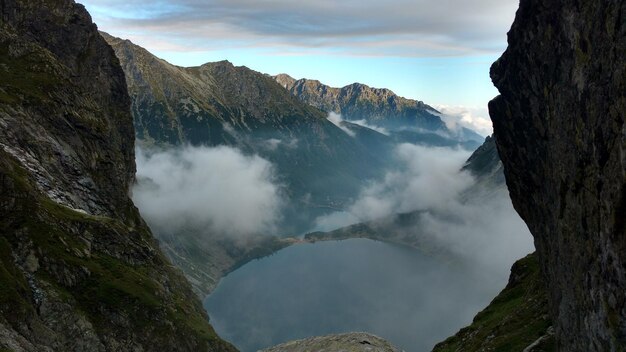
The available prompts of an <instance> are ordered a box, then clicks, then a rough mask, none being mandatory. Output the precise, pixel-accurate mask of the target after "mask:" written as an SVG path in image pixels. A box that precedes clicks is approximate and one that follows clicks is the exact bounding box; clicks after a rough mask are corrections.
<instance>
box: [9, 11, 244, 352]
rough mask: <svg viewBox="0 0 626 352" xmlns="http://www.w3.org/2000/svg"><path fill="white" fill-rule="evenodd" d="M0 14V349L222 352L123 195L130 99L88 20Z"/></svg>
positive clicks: (57, 14)
mask: <svg viewBox="0 0 626 352" xmlns="http://www.w3.org/2000/svg"><path fill="white" fill-rule="evenodd" d="M0 5H1V6H0V10H1V13H0V77H2V78H1V79H0V126H1V128H0V350H2V351H15V352H21V351H162V350H167V351H217V350H219V351H229V350H234V348H233V347H232V346H230V345H229V344H228V343H225V342H223V341H222V340H220V339H219V338H218V337H217V335H216V334H215V332H214V331H213V329H212V328H211V326H210V325H209V323H208V318H207V316H206V313H205V312H204V310H203V309H202V306H201V304H200V302H199V301H198V300H197V299H196V298H195V296H194V294H193V293H192V291H191V288H190V286H189V284H188V283H187V282H186V281H185V279H184V277H183V276H182V274H181V273H180V272H179V271H178V270H177V269H175V268H173V266H172V265H171V264H170V262H169V261H168V260H167V259H166V258H165V257H164V256H163V255H162V254H161V252H160V251H159V250H158V246H157V244H156V242H155V241H154V239H153V237H152V234H151V232H150V230H149V229H148V227H147V226H146V224H145V223H144V221H143V220H142V219H141V217H140V215H139V212H138V211H137V209H136V208H135V206H134V205H133V203H132V201H131V200H130V198H129V196H128V192H129V188H130V185H131V184H132V183H133V181H134V175H135V161H134V129H133V120H132V116H131V114H130V99H129V97H128V93H127V89H126V83H125V79H124V73H123V71H122V69H121V67H120V65H119V61H118V60H117V58H116V57H115V55H114V52H113V50H112V49H111V48H110V47H109V45H108V44H107V43H106V42H105V41H104V40H103V39H102V38H101V37H100V34H99V33H98V31H97V28H96V26H95V25H94V24H93V23H92V22H91V18H90V16H89V14H88V13H87V11H85V9H84V8H83V7H82V6H80V5H77V4H75V3H74V1H71V0H45V1H44V0H40V1H33V0H3V1H1V2H0Z"/></svg>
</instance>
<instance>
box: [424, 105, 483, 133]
mask: <svg viewBox="0 0 626 352" xmlns="http://www.w3.org/2000/svg"><path fill="white" fill-rule="evenodd" d="M435 108H436V109H437V110H439V112H441V114H440V115H439V116H440V117H441V119H442V120H443V121H444V122H445V124H446V126H447V127H448V128H449V129H450V130H452V131H458V130H459V127H466V128H469V129H471V130H474V131H476V132H478V133H479V134H481V135H483V136H485V137H486V136H489V135H491V134H492V133H493V125H492V124H491V119H490V118H489V111H488V110H487V108H486V107H482V108H472V107H466V106H450V105H437V106H436V107H435Z"/></svg>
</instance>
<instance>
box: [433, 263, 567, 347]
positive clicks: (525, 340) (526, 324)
mask: <svg viewBox="0 0 626 352" xmlns="http://www.w3.org/2000/svg"><path fill="white" fill-rule="evenodd" d="M453 351H454V352H456V351H463V352H476V351H520V352H521V351H524V352H548V351H555V344H554V332H553V328H552V326H551V320H550V317H549V315H548V294H547V292H546V289H545V282H544V281H543V278H542V276H541V273H540V270H539V262H538V261H537V256H536V254H531V255H529V256H527V257H526V258H523V259H521V260H519V261H517V262H516V263H515V264H514V265H513V267H512V268H511V276H510V278H509V283H508V284H507V286H506V288H505V289H504V290H503V291H502V292H501V293H500V294H499V295H498V296H497V297H496V298H494V300H493V301H492V302H491V303H490V304H489V306H488V307H487V308H485V309H484V310H483V311H482V312H480V313H478V314H477V315H476V317H475V318H474V321H473V322H472V324H471V325H470V326H468V327H466V328H463V329H462V330H460V331H459V332H458V333H457V334H456V335H454V336H452V337H450V338H448V339H447V340H446V341H444V342H441V343H439V344H437V346H435V348H434V349H433V352H453Z"/></svg>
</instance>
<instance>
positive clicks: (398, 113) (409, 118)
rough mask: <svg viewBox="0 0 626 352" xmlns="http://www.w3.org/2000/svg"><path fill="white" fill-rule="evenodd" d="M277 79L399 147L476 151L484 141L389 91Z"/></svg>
mask: <svg viewBox="0 0 626 352" xmlns="http://www.w3.org/2000/svg"><path fill="white" fill-rule="evenodd" d="M274 79H275V80H276V81H277V82H278V83H280V85H281V86H283V87H285V89H287V90H288V91H289V92H291V94H293V95H294V96H295V97H297V98H298V99H299V100H301V101H302V102H305V103H307V104H309V105H311V106H314V107H316V108H318V109H321V110H323V111H327V112H331V111H332V112H335V113H337V114H340V115H341V116H342V117H343V118H344V119H345V120H348V121H357V122H359V123H362V124H365V125H369V126H375V127H378V128H383V129H385V130H387V132H386V133H387V134H388V135H390V136H391V137H393V138H394V139H395V140H396V141H397V142H400V143H402V142H405V143H414V144H423V145H428V146H439V147H448V146H458V145H459V144H460V145H461V146H463V147H464V148H466V149H469V150H474V149H476V148H477V147H478V146H479V145H480V143H481V142H482V141H483V139H484V138H483V137H482V136H480V135H479V134H477V133H476V132H474V131H472V130H470V129H467V128H464V127H462V128H460V129H459V130H458V131H451V130H450V129H448V127H447V126H446V124H445V123H444V122H443V120H442V119H441V117H440V116H441V114H440V113H439V112H438V111H437V110H436V109H434V108H433V107H431V106H429V105H426V104H424V103H423V102H421V101H416V100H412V99H406V98H403V97H400V96H398V95H396V94H395V93H394V92H392V91H391V90H389V89H378V88H372V87H369V86H366V85H364V84H360V83H354V84H351V85H348V86H345V87H343V88H333V87H329V86H327V85H325V84H322V83H321V82H320V81H317V80H308V79H299V80H296V79H294V78H292V77H291V76H289V75H286V74H279V75H277V76H274Z"/></svg>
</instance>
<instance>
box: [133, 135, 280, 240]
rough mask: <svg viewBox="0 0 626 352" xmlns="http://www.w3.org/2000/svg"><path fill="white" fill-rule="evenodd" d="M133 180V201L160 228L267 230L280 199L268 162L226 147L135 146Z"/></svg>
mask: <svg viewBox="0 0 626 352" xmlns="http://www.w3.org/2000/svg"><path fill="white" fill-rule="evenodd" d="M137 180H138V182H137V184H136V186H135V187H134V189H133V200H134V201H135V203H136V204H137V207H139V209H140V211H141V213H142V215H143V216H144V218H145V219H146V221H147V222H148V223H149V224H150V226H152V227H153V228H155V229H156V230H161V231H168V232H176V231H181V230H184V229H192V230H210V231H211V232H212V233H213V234H214V235H218V236H220V235H221V236H226V237H228V236H235V237H241V236H247V235H252V234H261V233H271V232H273V231H274V229H275V226H276V223H277V222H278V221H279V220H280V213H281V208H282V206H283V203H284V201H283V197H282V196H281V192H282V190H281V186H280V185H279V184H278V183H277V182H276V178H275V172H274V167H273V166H272V164H271V163H270V162H268V161H267V160H265V159H262V158H260V157H258V156H247V155H244V154H242V153H241V152H240V151H239V150H237V149H234V148H230V147H217V148H207V147H183V148H179V149H174V150H168V151H157V152H153V151H145V150H142V149H138V150H137Z"/></svg>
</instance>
